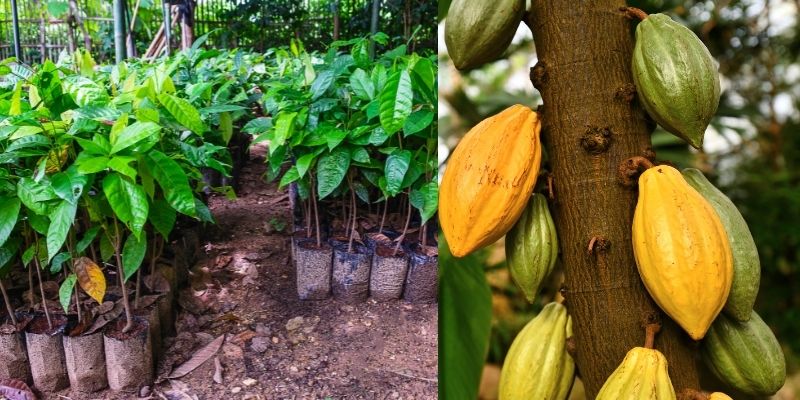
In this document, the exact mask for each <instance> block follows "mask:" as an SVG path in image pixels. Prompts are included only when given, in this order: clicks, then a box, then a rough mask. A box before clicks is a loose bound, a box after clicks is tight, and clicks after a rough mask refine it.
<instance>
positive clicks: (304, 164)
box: [295, 153, 317, 178]
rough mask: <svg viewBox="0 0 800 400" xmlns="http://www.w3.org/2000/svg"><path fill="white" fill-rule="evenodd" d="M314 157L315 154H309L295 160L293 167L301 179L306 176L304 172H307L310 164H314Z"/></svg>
mask: <svg viewBox="0 0 800 400" xmlns="http://www.w3.org/2000/svg"><path fill="white" fill-rule="evenodd" d="M316 157H317V155H316V154H314V153H309V154H306V155H304V156H301V157H299V158H298V159H297V163H296V164H295V165H296V166H297V173H298V174H299V175H300V177H301V178H302V177H304V176H305V175H306V172H308V169H309V168H311V163H313V162H314V159H315V158H316Z"/></svg>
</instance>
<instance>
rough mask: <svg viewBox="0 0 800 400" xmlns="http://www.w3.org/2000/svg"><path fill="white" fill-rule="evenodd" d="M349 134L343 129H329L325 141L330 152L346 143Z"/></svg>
mask: <svg viewBox="0 0 800 400" xmlns="http://www.w3.org/2000/svg"><path fill="white" fill-rule="evenodd" d="M347 134H348V132H347V131H345V130H342V129H336V128H332V129H328V130H327V131H326V132H325V140H327V142H328V150H333V149H335V148H336V146H339V144H341V143H342V141H344V139H345V138H346V137H347Z"/></svg>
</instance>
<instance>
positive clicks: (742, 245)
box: [683, 168, 761, 321]
mask: <svg viewBox="0 0 800 400" xmlns="http://www.w3.org/2000/svg"><path fill="white" fill-rule="evenodd" d="M683 177H684V178H686V182H687V183H688V184H689V185H690V186H691V187H693V188H695V189H696V190H697V192H698V193H700V194H701V195H702V196H703V197H704V198H705V199H706V200H708V202H709V203H710V204H711V206H712V207H714V210H715V211H716V212H717V216H719V219H720V221H721V222H722V225H723V226H724V227H725V232H726V233H727V234H728V243H729V244H730V247H731V252H732V254H733V284H732V285H731V293H730V294H729V295H728V300H727V301H726V302H725V308H723V309H722V310H723V312H725V313H727V314H728V315H730V316H731V317H733V318H736V319H737V320H739V321H747V320H748V319H749V318H750V313H751V312H752V311H753V304H755V302H756V295H757V294H758V285H759V282H760V281H761V263H760V262H759V260H758V249H757V248H756V243H755V241H753V235H751V234H750V229H749V228H748V227H747V222H745V220H744V218H743V217H742V214H741V213H739V210H738V209H737V208H736V206H735V205H734V204H733V202H732V201H731V200H730V199H729V198H728V197H727V196H725V194H724V193H722V192H721V191H720V190H719V189H717V188H715V187H714V185H712V184H711V182H709V181H708V179H706V177H705V176H703V173H702V172H700V171H698V170H696V169H694V168H686V169H684V170H683Z"/></svg>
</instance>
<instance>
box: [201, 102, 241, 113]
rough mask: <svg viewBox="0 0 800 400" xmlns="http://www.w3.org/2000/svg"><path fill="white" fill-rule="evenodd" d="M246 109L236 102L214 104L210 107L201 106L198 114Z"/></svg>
mask: <svg viewBox="0 0 800 400" xmlns="http://www.w3.org/2000/svg"><path fill="white" fill-rule="evenodd" d="M242 110H247V107H243V106H239V105H236V104H215V105H213V106H210V107H205V108H201V109H200V110H199V111H200V114H204V115H205V114H216V113H223V112H233V111H242Z"/></svg>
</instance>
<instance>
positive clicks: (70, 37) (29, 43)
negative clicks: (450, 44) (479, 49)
mask: <svg viewBox="0 0 800 400" xmlns="http://www.w3.org/2000/svg"><path fill="white" fill-rule="evenodd" d="M161 1H162V0H127V3H128V13H127V20H128V24H130V21H131V20H134V21H135V27H136V28H135V30H134V40H133V43H135V48H136V54H139V55H140V54H143V53H144V52H145V51H146V49H147V47H148V46H149V44H150V42H151V41H152V39H153V36H154V35H155V34H156V32H157V31H158V30H159V28H160V27H161V25H162V22H163V18H162V14H161ZM372 1H373V0H329V1H319V0H316V1H315V0H297V1H281V0H277V1H254V0H196V6H195V9H194V36H195V37H199V36H201V35H204V34H206V33H208V32H211V34H210V35H209V40H208V42H207V43H208V45H210V46H214V47H218V48H232V47H244V48H251V49H254V50H259V51H263V50H265V49H267V48H269V47H274V46H280V45H286V44H288V43H289V40H290V39H291V38H299V39H301V40H303V42H304V43H305V44H306V47H307V48H309V49H322V48H324V46H325V45H327V44H328V43H330V42H331V41H332V40H333V39H334V35H335V33H338V34H339V37H341V38H349V37H353V36H361V35H364V34H366V33H367V32H369V15H370V12H371V11H370V10H371V4H372ZM426 1H427V0H393V1H392V0H383V5H382V6H381V10H380V14H379V18H380V23H379V30H381V31H384V32H387V33H390V35H394V36H408V34H409V32H408V31H409V29H408V28H406V29H403V25H404V16H403V15H402V14H403V13H404V10H402V8H403V5H404V6H405V8H406V10H405V13H409V11H410V8H411V7H417V5H418V4H420V3H425V2H426ZM10 3H11V2H10V0H0V57H2V58H6V57H10V56H13V53H14V49H13V39H12V38H13V34H12V21H11V4H10ZM51 3H54V2H52V1H48V0H17V4H18V13H19V28H20V42H21V47H22V57H21V58H22V61H24V62H26V63H33V62H41V61H42V60H44V59H57V58H58V56H59V54H60V53H61V52H62V51H63V50H72V49H74V48H87V47H88V48H91V50H92V54H93V55H94V56H95V58H97V59H98V60H99V61H106V60H110V59H112V58H113V53H114V34H113V32H114V31H113V19H112V2H111V1H107V0H100V1H98V0H61V1H57V2H56V3H61V4H63V5H69V6H70V9H71V11H70V12H63V13H62V14H60V15H59V14H58V13H53V10H52V9H49V8H48V7H50V6H51ZM137 4H139V5H141V4H146V5H147V8H138V7H136V5H137ZM271 7H282V8H281V9H280V10H277V9H271ZM434 8H435V7H434ZM62 11H63V10H62ZM54 14H56V15H59V16H57V17H55V16H53V15H54ZM433 18H435V16H434V17H433ZM337 19H338V23H335V22H334V21H336V20H337ZM414 22H415V23H416V24H422V25H423V29H424V30H429V32H423V34H422V35H420V36H422V37H425V39H424V43H422V45H423V46H425V47H430V48H434V45H435V44H436V34H435V33H436V31H435V28H436V24H435V21H433V19H432V20H431V21H430V23H427V24H426V23H425V21H414ZM405 25H406V26H408V25H409V23H405ZM427 25H430V26H427ZM334 27H336V28H334ZM334 31H336V32H334ZM404 31H405V32H404ZM427 36H430V37H427ZM179 38H180V34H179V27H177V26H176V27H174V28H173V48H174V46H176V45H177V43H178V40H179Z"/></svg>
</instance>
